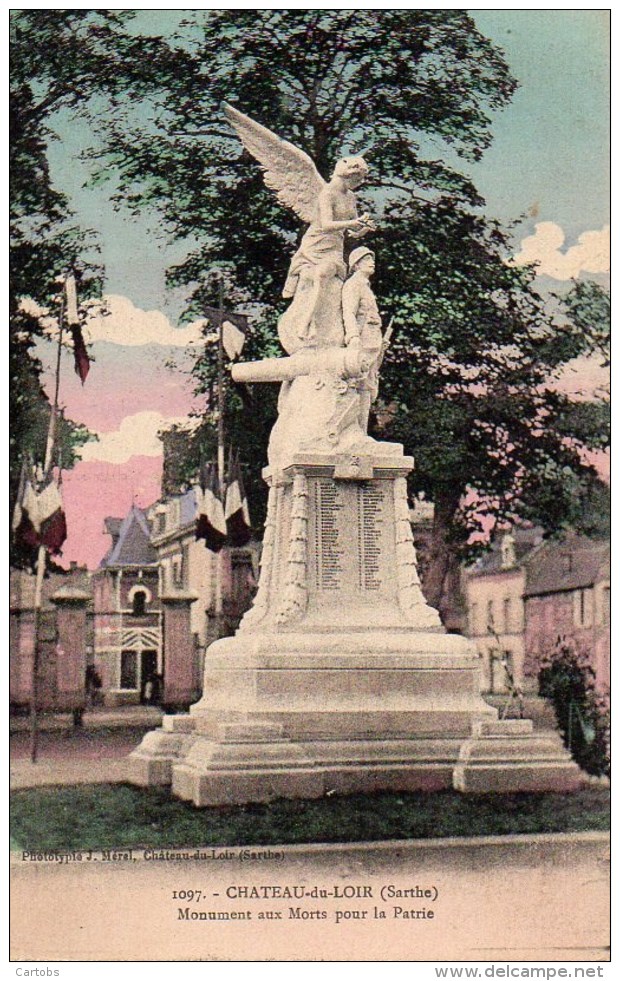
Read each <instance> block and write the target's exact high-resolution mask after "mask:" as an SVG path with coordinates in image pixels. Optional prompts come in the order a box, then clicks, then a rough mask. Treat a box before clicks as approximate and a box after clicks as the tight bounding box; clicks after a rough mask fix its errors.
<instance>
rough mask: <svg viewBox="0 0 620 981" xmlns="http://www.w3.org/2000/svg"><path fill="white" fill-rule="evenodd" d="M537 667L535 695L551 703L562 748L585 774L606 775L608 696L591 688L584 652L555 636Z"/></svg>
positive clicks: (592, 682)
mask: <svg viewBox="0 0 620 981" xmlns="http://www.w3.org/2000/svg"><path fill="white" fill-rule="evenodd" d="M539 666H540V671H539V674H538V686H539V692H540V694H541V695H542V696H543V698H548V699H549V700H550V701H551V702H552V703H553V707H554V709H555V715H556V719H557V722H558V727H559V729H560V731H561V733H562V738H563V739H564V745H565V746H566V747H567V749H569V750H570V752H571V753H572V756H573V758H574V759H575V760H576V762H577V763H578V764H579V766H580V767H581V768H582V769H583V770H585V771H586V773H591V774H593V775H595V776H609V772H610V760H609V723H610V715H609V697H608V695H607V694H606V693H604V692H601V691H599V690H598V689H597V688H596V686H595V683H594V679H595V674H594V671H593V669H592V665H591V663H590V656H589V654H588V652H587V651H585V650H583V649H580V648H579V647H577V646H576V645H575V644H573V643H572V642H570V641H568V640H567V639H565V638H562V637H559V638H558V641H557V643H556V645H555V647H554V648H553V649H552V650H551V651H549V652H547V653H546V654H544V655H543V656H542V657H541V659H540V661H539Z"/></svg>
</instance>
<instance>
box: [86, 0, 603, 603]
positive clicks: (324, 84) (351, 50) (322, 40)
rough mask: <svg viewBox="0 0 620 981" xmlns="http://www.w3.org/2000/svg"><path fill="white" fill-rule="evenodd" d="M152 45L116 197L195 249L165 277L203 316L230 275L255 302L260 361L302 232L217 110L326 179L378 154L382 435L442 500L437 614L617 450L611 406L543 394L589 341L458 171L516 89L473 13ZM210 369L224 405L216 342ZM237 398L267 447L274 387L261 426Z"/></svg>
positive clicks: (251, 349)
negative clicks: (558, 312)
mask: <svg viewBox="0 0 620 981" xmlns="http://www.w3.org/2000/svg"><path fill="white" fill-rule="evenodd" d="M151 42H152V47H151V52H152V55H153V57H155V58H156V59H157V60H158V66H159V68H160V70H159V71H158V73H157V77H158V84H159V87H160V88H159V91H157V90H156V89H153V91H152V92H151V94H150V96H149V105H150V107H151V110H152V118H153V119H154V121H155V124H154V125H153V124H150V125H149V126H148V127H145V126H144V125H138V126H134V127H132V126H131V119H130V116H129V115H128V113H127V112H123V111H119V113H118V114H117V116H116V118H115V119H112V120H111V121H110V124H109V127H108V145H107V148H106V151H105V153H104V167H105V168H109V167H110V164H112V165H113V166H114V168H115V173H116V174H118V175H119V178H120V189H119V191H118V194H117V198H118V200H122V201H123V203H124V204H127V203H129V204H130V205H131V206H133V207H134V208H136V210H139V209H142V208H144V207H153V208H156V209H157V211H158V213H159V214H160V215H161V217H162V220H163V222H164V224H165V226H166V228H167V230H168V231H169V232H170V233H171V234H172V236H173V237H175V238H177V239H185V240H187V241H188V243H191V249H192V250H191V251H190V252H189V254H188V256H187V259H186V260H185V261H184V262H183V263H181V264H180V265H179V266H177V267H176V268H175V269H173V270H172V271H171V273H170V281H171V283H173V284H175V285H177V286H179V285H181V286H185V287H186V288H187V289H188V291H189V293H190V302H189V305H188V315H191V316H195V315H199V314H200V313H201V311H202V308H203V306H204V304H205V303H210V304H213V303H214V302H215V298H216V279H217V275H216V274H221V273H222V272H223V273H224V274H225V276H226V280H227V285H226V302H227V304H229V305H233V304H235V303H253V304H255V305H256V306H255V310H256V316H255V318H254V330H253V335H252V338H251V341H250V344H249V345H248V349H247V351H246V353H245V354H246V355H247V356H248V357H256V356H260V357H265V356H269V355H270V354H274V353H277V352H278V344H277V342H274V338H275V323H276V319H277V316H278V315H279V313H281V312H282V309H283V305H282V303H281V301H280V300H279V299H278V297H279V292H280V289H281V287H282V283H283V281H284V278H285V274H286V270H287V267H288V262H289V260H290V257H291V254H292V251H293V249H294V244H295V241H296V239H297V236H298V234H299V231H300V229H299V228H298V226H297V223H296V222H295V220H294V219H293V218H292V217H291V216H290V215H289V214H288V213H286V212H285V211H283V210H282V209H281V208H280V207H279V206H278V205H277V203H276V201H275V199H274V198H273V196H272V194H271V193H270V192H269V191H267V190H266V189H265V188H264V187H263V183H262V178H261V175H260V171H259V168H258V166H257V165H256V163H255V162H254V161H253V160H251V159H250V158H249V157H248V155H247V154H245V153H243V152H242V151H241V147H240V145H239V143H238V141H237V140H236V138H235V137H234V135H233V134H232V131H229V129H228V128H227V126H226V125H225V123H224V121H223V117H222V114H221V111H220V103H221V101H222V100H227V101H230V102H232V103H233V104H235V105H236V106H238V107H239V108H240V109H242V110H243V111H244V112H247V113H248V114H249V115H251V116H253V117H254V118H256V119H258V120H259V121H260V122H262V123H263V124H265V125H266V126H268V127H269V128H271V129H272V130H274V131H275V132H277V133H278V134H280V135H282V136H285V137H286V138H287V139H290V140H291V141H293V142H294V143H295V144H296V145H298V146H300V147H302V148H303V149H304V150H306V151H307V152H308V153H309V154H310V155H311V156H312V157H313V159H314V160H315V161H316V163H317V165H318V167H319V170H321V171H322V173H323V174H324V175H325V176H327V175H328V173H329V172H330V170H331V168H332V166H333V164H334V163H335V161H336V160H337V159H338V157H339V156H341V155H342V153H343V152H348V153H356V152H361V151H363V152H364V154H365V156H366V157H367V159H368V161H369V163H370V166H371V176H372V181H371V185H370V186H369V187H368V189H367V190H366V192H365V198H366V201H365V204H366V205H367V206H368V207H369V209H370V210H371V211H373V212H374V214H375V215H376V216H377V220H378V225H379V231H378V232H377V233H376V235H374V236H373V244H374V246H375V247H376V249H377V256H378V273H377V277H376V288H377V293H378V295H379V297H380V300H381V305H382V307H383V309H384V310H385V312H386V314H387V315H391V314H393V315H395V316H396V318H397V324H396V326H397V333H396V337H395V340H394V343H393V345H392V348H391V350H390V351H389V352H388V354H387V356H386V360H385V363H384V368H383V383H382V384H383V387H382V404H380V405H379V411H378V413H377V419H380V420H381V421H382V426H381V427H379V426H378V424H377V421H376V420H375V425H376V427H377V430H379V429H381V434H382V435H384V436H388V437H392V438H399V439H401V440H402V442H403V443H404V444H405V446H406V449H407V450H408V451H410V452H413V453H414V455H415V456H416V458H417V469H416V472H415V474H414V475H413V477H412V481H411V489H412V490H413V491H418V490H424V491H425V492H426V495H427V497H428V498H430V499H431V500H433V501H434V503H435V533H434V542H433V548H432V550H431V568H430V573H429V577H428V579H427V582H426V584H425V588H426V592H427V596H428V598H429V600H430V601H431V602H432V603H433V604H435V605H440V604H441V597H442V591H443V587H444V583H445V582H446V577H447V574H448V571H449V568H450V564H451V562H454V561H455V559H456V558H457V557H458V556H459V555H460V554H462V553H463V550H464V548H465V547H466V543H467V541H468V539H469V536H470V534H471V532H472V530H474V529H476V528H477V527H479V523H480V519H481V517H482V515H483V512H485V511H486V512H487V514H490V515H491V516H492V517H494V518H495V519H496V520H501V519H503V518H513V517H519V516H521V517H527V518H530V519H534V518H535V519H537V520H539V519H542V520H543V521H544V524H545V525H546V526H547V527H548V528H550V529H553V528H556V527H559V526H560V525H561V524H562V523H563V522H565V521H566V520H567V517H568V516H569V515H570V516H571V517H572V516H573V515H574V512H575V501H576V500H577V499H578V498H579V495H580V494H581V493H582V492H585V491H586V490H587V488H588V487H589V486H590V485H591V484H592V483H593V482H594V481H595V480H596V471H595V470H594V468H593V467H592V466H587V465H586V464H584V463H583V460H582V454H583V450H584V449H585V448H586V447H590V448H591V447H593V446H594V447H596V446H600V445H603V444H604V442H605V438H606V436H605V432H604V429H603V427H602V424H601V418H600V415H601V413H600V412H599V407H598V406H597V405H589V406H588V408H587V409H585V408H581V409H579V410H576V409H575V407H574V405H572V404H571V403H570V402H569V400H568V399H566V398H565V397H563V396H562V395H561V394H559V393H557V392H555V391H553V388H552V386H550V385H549V384H548V380H549V375H550V374H551V373H552V372H554V371H557V370H558V369H559V368H560V366H561V365H562V364H563V363H564V361H565V360H567V359H568V358H569V357H574V356H576V355H577V354H579V353H581V352H582V351H584V350H586V349H588V347H589V345H590V339H589V338H586V337H585V336H584V335H583V333H582V332H581V331H580V330H579V329H578V327H577V325H575V328H574V329H573V330H572V331H571V330H567V331H564V332H563V334H562V338H561V343H560V339H559V336H558V333H557V331H556V330H555V329H554V327H553V324H552V323H551V321H550V319H549V317H548V316H547V313H546V311H545V306H544V303H543V301H542V299H541V297H540V296H539V295H538V294H537V292H536V290H535V288H534V270H533V269H531V268H523V267H522V268H519V267H516V266H515V265H514V264H511V263H510V262H509V261H508V260H509V257H510V254H511V251H512V249H511V242H510V238H509V234H508V233H507V232H505V231H503V230H502V229H501V228H500V227H499V225H498V224H497V223H496V222H493V221H491V220H489V219H487V218H485V217H484V215H483V213H482V212H481V210H480V207H481V205H482V204H483V202H482V201H481V199H480V197H479V195H478V194H477V192H476V190H475V188H474V187H473V185H472V184H471V182H470V181H469V180H467V179H466V178H465V177H463V176H462V175H461V174H459V173H458V172H457V170H456V169H455V168H456V165H457V164H456V163H455V162H454V161H458V159H459V158H461V159H463V160H466V161H467V160H475V159H478V158H479V157H480V155H481V154H482V153H483V151H484V150H485V148H486V147H487V146H488V145H489V143H490V140H491V132H490V113H491V112H492V111H494V110H498V109H501V108H502V107H504V106H505V105H506V104H507V103H508V101H509V100H510V97H511V96H512V94H513V92H514V89H515V87H516V82H515V80H514V79H513V78H512V77H511V75H510V73H509V70H508V67H507V66H506V64H505V62H504V60H503V57H502V55H501V52H499V51H498V50H497V49H495V48H494V47H493V45H492V44H491V43H490V42H489V41H488V40H487V39H486V38H484V37H483V36H482V35H481V34H480V32H479V31H478V30H477V29H476V26H475V23H474V21H473V20H472V18H471V17H469V16H468V15H467V13H466V12H464V11H462V10H435V11H433V10H391V11H377V10H362V11H346V10H342V11H340V10H338V11H332V10H329V11H326V10H315V11H308V10H299V11H298V10H266V11H255V10H252V11H240V10H224V11H210V12H197V16H196V17H195V19H194V21H193V22H192V23H191V24H188V25H187V27H186V34H185V35H184V36H183V38H182V40H181V41H179V42H178V43H177V42H174V41H172V42H166V41H164V40H163V39H161V40H160V41H157V42H156V41H155V40H154V39H151ZM157 45H158V52H157V53H156V51H155V48H156V46H157ZM148 70H149V73H150V74H151V75H152V74H153V63H151V64H150V65H149V69H148ZM131 112H132V115H133V119H134V121H135V119H136V117H135V113H134V111H133V108H132V110H131ZM197 132H198V133H200V136H192V135H191V134H192V133H194V134H195V133H197ZM438 143H439V144H440V149H439V151H438V150H437V149H436V147H437V144H438ZM449 160H450V161H453V162H452V163H449V162H448V161H449ZM244 356H245V355H244ZM195 372H196V378H197V384H198V386H199V388H200V390H201V391H203V392H205V393H208V392H209V389H210V387H211V386H212V383H213V374H214V358H213V352H212V349H210V348H209V347H206V348H205V352H204V355H203V356H202V357H201V358H200V359H199V360H198V361H197V364H196V369H195ZM241 394H242V393H239V395H237V394H236V395H235V398H234V399H233V401H232V404H231V406H230V407H229V414H230V419H229V423H230V426H231V428H232V431H233V434H234V435H235V437H236V438H237V439H241V438H242V435H243V433H244V432H245V427H247V424H248V420H249V419H250V420H251V421H252V424H256V421H257V419H258V418H259V417H260V426H258V429H259V430H260V431H261V432H263V431H264V432H265V433H266V432H267V431H268V429H269V425H270V423H271V421H272V419H273V415H272V413H273V409H274V402H273V399H272V398H271V396H268V397H267V399H265V397H264V392H263V391H262V390H261V394H260V397H257V396H254V398H255V403H254V404H255V411H254V413H253V414H248V413H247V412H245V411H243V399H242V397H241ZM250 394H251V393H250ZM242 411H243V415H241V413H242ZM254 435H256V434H254ZM198 438H199V439H200V438H202V437H200V436H199V437H198ZM262 462H264V460H260V461H258V460H257V461H256V463H255V465H254V469H253V475H254V478H255V483H257V482H258V468H259V466H260V464H261V463H262ZM473 495H475V498H476V502H477V503H476V504H475V506H474V505H473V503H472V501H473Z"/></svg>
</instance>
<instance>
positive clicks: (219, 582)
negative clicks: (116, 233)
mask: <svg viewBox="0 0 620 981" xmlns="http://www.w3.org/2000/svg"><path fill="white" fill-rule="evenodd" d="M218 308H219V316H218V324H219V326H218V341H217V479H218V484H219V488H218V489H219V495H220V498H222V499H223V497H224V493H225V491H224V478H225V473H224V466H225V464H224V441H225V436H226V433H225V429H224V405H225V398H224V279H223V276H222V274H220V277H219V283H218ZM223 503H224V501H223V500H222V504H223ZM223 573H224V549H221V550H220V551H219V552H218V553H217V555H216V557H215V618H216V625H217V635H218V637H219V636H220V634H221V632H222V613H223V609H224V598H223V578H224V576H223Z"/></svg>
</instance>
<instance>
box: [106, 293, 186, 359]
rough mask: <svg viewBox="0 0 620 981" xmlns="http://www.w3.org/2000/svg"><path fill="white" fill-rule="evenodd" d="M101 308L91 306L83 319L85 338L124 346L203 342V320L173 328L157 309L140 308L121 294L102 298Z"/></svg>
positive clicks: (178, 345) (176, 345)
mask: <svg viewBox="0 0 620 981" xmlns="http://www.w3.org/2000/svg"><path fill="white" fill-rule="evenodd" d="M104 300H105V304H104V310H105V312H104V311H102V310H101V309H96V308H95V309H93V311H92V312H91V313H90V315H89V316H88V318H87V321H86V340H87V341H89V342H90V343H94V342H95V341H108V342H109V343H110V344H122V345H124V346H126V347H140V346H142V345H144V344H161V345H164V346H171V347H187V346H188V345H197V344H204V337H203V336H202V327H203V325H204V324H205V321H204V320H195V321H193V322H192V323H191V324H188V325H187V326H186V327H173V326H172V324H171V323H170V321H169V320H168V317H166V315H165V314H163V313H160V312H159V310H141V309H140V307H136V306H135V305H134V304H133V303H132V302H131V300H129V299H127V297H125V296H116V295H114V294H111V295H109V296H106V297H104Z"/></svg>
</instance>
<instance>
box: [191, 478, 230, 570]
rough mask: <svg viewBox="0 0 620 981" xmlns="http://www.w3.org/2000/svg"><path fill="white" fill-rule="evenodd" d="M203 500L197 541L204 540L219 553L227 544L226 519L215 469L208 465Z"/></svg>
mask: <svg viewBox="0 0 620 981" xmlns="http://www.w3.org/2000/svg"><path fill="white" fill-rule="evenodd" d="M202 483H203V488H202V500H201V502H200V507H199V510H198V517H197V520H196V539H199V538H204V542H205V545H206V546H207V548H209V549H211V551H212V552H219V551H220V549H221V548H222V547H223V546H224V544H225V543H226V519H225V518H224V508H223V506H222V501H221V499H220V496H219V491H218V480H217V474H216V472H215V468H214V467H213V466H212V464H208V465H207V467H206V469H205V472H204V474H203V481H202Z"/></svg>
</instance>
